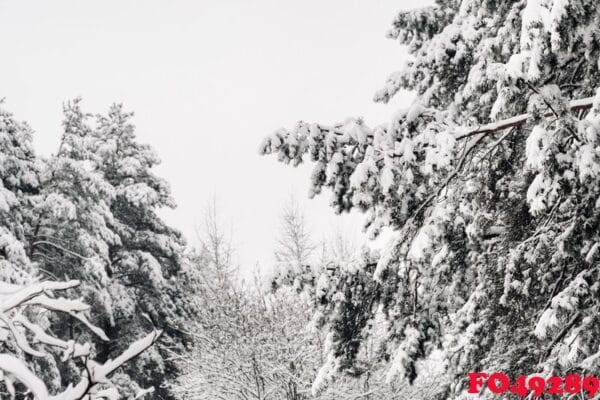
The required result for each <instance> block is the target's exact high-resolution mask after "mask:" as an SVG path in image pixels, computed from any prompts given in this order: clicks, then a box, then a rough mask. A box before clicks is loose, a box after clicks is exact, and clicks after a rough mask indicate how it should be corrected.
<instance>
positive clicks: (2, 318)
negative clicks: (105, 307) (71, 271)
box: [0, 281, 161, 400]
mask: <svg viewBox="0 0 600 400" xmlns="http://www.w3.org/2000/svg"><path fill="white" fill-rule="evenodd" d="M78 285H79V282H78V281H68V282H39V283H34V284H31V285H28V286H19V285H14V284H9V283H5V282H0V344H1V345H2V348H3V350H2V352H0V378H1V379H2V380H3V383H4V386H5V387H6V390H7V391H8V392H9V394H10V396H11V398H14V397H15V395H16V392H17V391H16V389H15V385H23V386H24V387H25V388H26V389H25V392H28V393H30V394H31V395H32V396H33V398H34V399H36V400H81V399H86V400H94V399H108V400H117V399H119V398H120V395H119V392H118V390H117V389H116V388H115V387H114V386H113V385H112V384H111V381H110V374H111V373H113V372H114V371H115V370H116V369H118V368H119V367H121V366H122V365H123V364H125V363H126V362H127V361H129V360H131V359H133V358H135V357H136V356H138V355H139V354H140V353H142V352H143V351H144V350H146V349H148V348H149V347H150V346H152V344H154V342H155V341H156V340H157V339H158V337H159V336H160V334H161V332H160V331H154V332H152V333H150V334H148V335H147V336H145V337H143V338H142V339H140V340H138V341H136V342H134V343H132V344H131V345H130V346H129V348H128V349H127V350H125V351H124V352H123V353H122V354H121V355H120V356H118V357H116V358H115V359H112V360H110V359H109V360H107V361H106V362H104V363H98V362H96V361H94V360H93V359H92V358H91V347H90V344H89V343H78V342H77V341H76V340H74V339H69V340H64V339H61V338H57V337H55V336H53V334H52V332H49V331H48V330H46V329H44V328H43V327H42V326H41V325H39V324H37V323H36V321H35V319H33V318H31V316H35V315H36V314H37V315H39V313H40V311H41V312H42V313H44V312H58V313H65V314H66V315H70V316H71V317H72V318H74V319H77V320H79V321H80V322H81V323H83V324H84V325H86V326H87V327H88V328H89V329H90V330H91V331H92V332H93V333H95V334H96V335H97V336H99V337H100V338H101V339H102V340H108V338H107V337H106V335H105V334H104V332H103V331H102V330H101V329H100V328H98V327H96V326H94V325H92V324H91V323H90V322H89V321H88V320H87V318H86V317H85V315H84V311H86V310H87V309H88V308H89V307H88V306H87V305H86V304H84V303H83V302H81V301H79V300H71V299H67V298H63V297H55V292H58V291H64V290H67V289H71V288H74V287H76V286H78ZM56 351H59V352H62V359H63V361H66V360H67V359H75V360H79V361H80V362H79V364H80V365H81V370H80V372H79V381H78V382H72V384H70V385H69V386H68V387H67V389H66V390H64V391H63V392H61V393H57V394H54V395H51V394H49V391H48V389H47V387H46V384H45V383H44V381H43V380H42V379H40V378H39V377H38V376H37V375H36V374H35V372H34V371H32V370H31V369H30V367H29V366H28V364H27V362H26V361H25V360H26V359H27V358H28V357H34V358H35V357H45V356H46V355H48V354H49V353H50V352H56ZM20 392H21V391H20ZM144 392H147V390H146V391H142V392H141V393H140V395H143V394H144Z"/></svg>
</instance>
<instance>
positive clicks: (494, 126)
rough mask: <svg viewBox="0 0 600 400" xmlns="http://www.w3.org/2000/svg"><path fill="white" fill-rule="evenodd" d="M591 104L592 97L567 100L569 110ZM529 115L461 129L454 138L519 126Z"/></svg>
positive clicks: (549, 115)
mask: <svg viewBox="0 0 600 400" xmlns="http://www.w3.org/2000/svg"><path fill="white" fill-rule="evenodd" d="M593 104H594V97H586V98H585V99H577V100H572V101H571V102H569V110H571V111H580V110H587V109H589V108H592V105H593ZM553 115H554V113H553V112H552V111H550V112H547V113H546V114H544V116H545V117H552V116H553ZM531 117H532V115H531V114H529V113H526V114H520V115H517V116H514V117H511V118H507V119H503V120H500V121H496V122H492V123H490V124H486V125H481V126H478V127H477V128H474V129H473V128H467V129H463V131H462V132H460V133H457V134H456V135H455V137H456V140H460V139H464V138H468V137H471V136H475V135H478V134H482V133H483V134H486V133H493V132H498V131H502V130H504V129H508V128H513V127H515V126H519V125H521V124H523V123H525V122H526V121H527V120H528V119H530V118H531Z"/></svg>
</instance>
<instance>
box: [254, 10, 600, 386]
mask: <svg viewBox="0 0 600 400" xmlns="http://www.w3.org/2000/svg"><path fill="white" fill-rule="evenodd" d="M599 21H600V7H598V4H597V2H594V1H590V0H522V1H513V0H507V1H490V0H462V1H461V0H437V1H436V2H435V4H434V5H433V6H431V7H426V8H422V9H417V10H413V11H404V12H401V13H399V14H398V16H397V17H396V18H395V20H394V22H393V26H392V29H391V30H390V33H389V36H390V37H391V38H393V39H396V40H398V41H399V42H400V44H401V45H403V46H404V48H405V49H406V50H407V51H408V53H409V58H408V61H407V62H406V64H405V65H404V66H403V67H402V69H401V70H400V71H398V72H396V73H394V74H392V75H391V76H390V77H389V78H388V80H387V82H386V85H385V87H384V88H383V89H382V90H380V91H379V92H377V94H376V96H375V99H376V100H377V101H383V102H387V101H388V100H389V99H390V98H391V97H392V96H394V95H396V94H398V93H403V94H405V95H408V94H406V93H407V92H402V90H405V91H412V92H413V93H414V96H415V97H414V100H413V103H412V105H411V106H410V107H409V108H408V109H406V110H401V111H399V112H397V113H395V114H394V115H393V117H392V118H391V120H390V121H389V122H388V123H387V124H383V125H379V126H376V127H375V128H370V127H369V126H367V124H366V123H365V122H364V121H362V119H358V118H349V119H348V120H346V121H344V122H342V123H339V124H334V125H331V126H326V125H322V124H318V123H306V122H302V121H301V122H299V123H298V124H297V125H296V126H295V127H294V128H293V129H291V130H286V129H280V130H278V131H276V132H275V133H274V134H272V135H271V136H269V137H268V138H267V139H266V140H265V141H264V143H263V144H262V145H261V152H262V153H265V154H276V155H277V156H278V158H279V160H280V161H282V162H285V163H291V164H293V165H298V164H299V163H301V162H302V161H304V160H305V159H307V158H308V159H309V160H311V161H312V162H314V163H315V169H314V172H313V174H312V178H311V185H310V195H315V194H318V193H320V192H321V191H322V189H323V188H329V189H331V191H332V201H331V204H332V207H334V209H335V210H336V211H337V212H343V211H347V210H350V209H359V210H362V211H364V212H365V213H366V216H367V217H366V218H367V219H366V229H367V231H368V232H369V233H370V234H371V235H372V236H376V235H378V234H379V233H380V232H381V231H382V229H391V230H393V231H394V234H395V239H394V240H393V241H392V242H391V243H390V245H389V246H388V248H387V249H385V251H383V252H382V254H381V255H380V256H379V257H378V258H377V259H376V261H375V262H372V261H367V260H365V261H364V262H363V263H362V265H360V266H359V268H360V269H361V271H363V272H362V273H363V274H366V275H370V276H371V277H372V279H373V282H372V283H371V284H369V285H368V286H365V285H364V280H357V281H356V282H348V283H347V284H346V285H345V286H343V287H342V288H343V289H342V288H339V289H337V290H335V293H336V295H334V296H332V298H333V299H338V298H341V299H342V300H334V302H336V301H337V303H338V304H337V305H336V306H331V307H329V312H328V313H327V314H326V318H327V320H328V324H329V327H330V329H331V332H332V337H333V340H332V344H331V346H330V362H329V364H327V363H326V368H328V369H324V370H323V371H324V372H323V373H329V371H330V370H332V371H333V372H336V373H337V372H340V371H346V372H348V371H350V372H352V371H355V370H356V365H355V360H356V354H357V353H358V352H359V351H360V346H361V344H362V343H364V338H363V337H362V336H361V334H362V332H363V327H364V326H365V325H366V324H367V323H368V321H369V320H372V318H373V317H374V313H375V310H377V309H378V308H379V307H381V308H382V309H383V311H384V313H385V315H386V316H387V319H388V320H389V322H390V324H389V328H388V329H387V331H388V339H389V346H388V347H389V349H388V350H387V354H386V355H385V356H384V358H385V359H388V360H389V366H388V368H389V380H390V381H393V380H395V379H399V378H407V379H408V381H412V380H413V379H415V378H416V368H415V364H416V361H417V360H419V359H422V358H425V357H427V356H428V355H429V354H431V353H432V351H433V350H434V349H442V350H443V352H444V354H445V357H446V361H447V368H448V369H447V374H448V375H449V376H450V377H452V379H450V380H449V384H448V387H447V390H448V397H451V398H453V397H459V396H461V394H463V393H464V389H465V386H464V383H465V379H466V372H468V371H481V370H483V371H495V370H501V371H504V372H506V373H508V374H509V375H511V376H518V375H520V374H526V375H529V374H532V373H536V372H537V373H542V374H544V375H551V374H556V375H562V374H564V373H566V372H567V371H579V372H582V373H584V372H585V373H587V374H590V373H591V374H593V373H597V372H598V368H599V367H600V365H599V364H598V360H600V357H599V356H598V354H600V353H599V350H600V342H599V341H598V332H599V329H600V320H599V319H598V318H597V315H596V314H597V312H596V311H597V309H598V307H600V303H599V301H598V290H599V287H600V286H598V284H597V280H598V274H599V270H598V268H599V266H600V264H599V258H598V257H599V255H598V248H600V237H599V233H598V232H600V231H599V228H600V202H598V198H599V195H600V179H599V174H600V158H599V157H600V146H599V144H600V94H598V95H597V94H596V93H600V92H599V91H598V88H599V86H600V71H599V63H598V60H599V56H600V28H599V26H600V25H599ZM365 279H368V278H366V277H365ZM347 293H350V294H352V297H351V298H349V297H348V296H347ZM348 324H351V325H348ZM327 365H329V367H327Z"/></svg>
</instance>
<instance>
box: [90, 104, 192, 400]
mask: <svg viewBox="0 0 600 400" xmlns="http://www.w3.org/2000/svg"><path fill="white" fill-rule="evenodd" d="M131 117H132V114H131V113H127V112H124V111H123V109H122V106H120V105H114V106H112V107H111V108H110V110H109V112H108V114H107V115H106V116H98V118H97V127H96V129H95V130H94V131H93V132H92V137H93V141H92V147H91V151H92V152H93V154H94V155H95V160H94V167H95V169H96V170H97V171H99V172H100V173H102V175H103V176H104V178H105V180H106V182H107V183H108V184H109V185H110V186H111V187H112V188H113V190H114V195H113V196H112V197H111V198H110V202H109V205H108V206H109V209H110V212H111V215H112V218H111V219H110V220H107V226H108V228H109V229H110V231H111V232H112V233H113V234H114V235H116V237H117V240H115V241H114V242H107V244H108V248H107V252H108V260H109V264H108V270H107V275H108V277H109V278H110V279H111V285H110V288H111V291H112V294H111V295H112V296H113V298H114V299H118V303H116V305H115V310H114V314H115V315H114V319H113V320H107V321H106V323H105V326H104V328H105V330H106V331H107V333H108V334H109V335H114V336H115V337H123V336H125V337H128V336H131V335H133V334H135V332H137V331H140V330H147V329H149V328H151V327H157V328H160V329H161V330H162V331H163V332H164V334H163V337H162V338H161V340H160V341H159V343H158V346H156V347H155V348H153V351H152V352H147V353H145V354H144V357H140V358H138V359H137V360H136V363H135V364H132V365H131V367H130V368H129V369H127V370H126V371H127V373H128V374H129V375H130V376H132V377H134V379H135V380H136V381H138V382H140V383H142V384H144V385H150V384H152V383H153V382H161V381H163V380H165V379H169V378H172V377H173V376H175V374H176V373H177V370H176V369H175V366H174V365H173V364H172V363H170V362H169V354H170V352H176V353H177V352H181V351H183V350H184V348H185V347H184V344H185V342H186V341H187V340H188V338H187V330H186V323H188V322H189V321H190V320H191V319H192V318H193V317H194V315H195V310H196V309H195V308H194V307H195V303H194V301H193V299H192V298H193V295H194V290H195V286H193V285H189V284H188V283H190V279H193V273H191V272H192V271H191V270H190V268H193V266H192V265H191V264H189V263H188V261H187V258H186V255H185V241H184V239H183V236H182V235H181V233H180V232H178V231H177V230H175V229H173V228H172V227H170V226H168V225H167V224H166V223H165V222H164V221H163V220H162V219H161V218H160V217H159V215H158V211H159V210H160V209H161V208H163V207H174V206H175V203H174V201H173V199H172V198H171V194H170V189H169V185H168V184H167V182H165V181H164V180H163V179H161V178H160V177H158V176H156V175H155V173H154V171H153V167H154V166H155V165H157V164H158V163H159V159H158V156H157V155H156V153H155V152H154V150H153V149H152V148H151V147H150V146H149V145H146V144H140V143H139V142H138V141H137V139H136V135H135V128H134V125H133V124H132V123H131ZM116 320H120V321H121V322H120V323H115V321H116ZM121 350H122V349H120V348H119V344H117V345H116V346H113V345H110V346H108V347H106V346H105V347H104V348H103V349H102V352H101V354H100V358H103V357H109V356H110V355H111V354H112V353H113V352H115V351H121ZM156 389H157V395H158V396H161V397H163V398H167V397H168V396H169V394H168V393H166V392H164V388H163V387H159V388H156Z"/></svg>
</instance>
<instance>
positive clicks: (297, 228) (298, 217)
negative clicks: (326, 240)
mask: <svg viewBox="0 0 600 400" xmlns="http://www.w3.org/2000/svg"><path fill="white" fill-rule="evenodd" d="M316 249H317V245H316V244H315V243H314V242H313V240H312V237H311V234H310V230H309V229H308V226H307V223H306V217H305V215H304V213H303V212H302V210H301V209H300V207H299V205H298V202H297V201H296V199H295V198H294V197H293V196H291V197H290V198H289V200H288V201H287V202H286V203H285V205H284V206H283V210H282V212H281V223H280V228H279V233H278V237H277V243H276V247H275V260H276V261H277V263H278V264H286V265H306V264H308V263H309V262H310V259H311V257H312V256H313V254H314V252H315V250H316Z"/></svg>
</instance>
